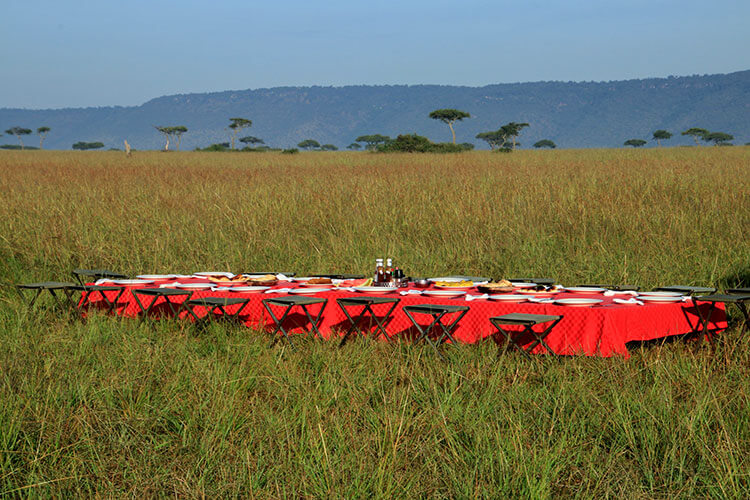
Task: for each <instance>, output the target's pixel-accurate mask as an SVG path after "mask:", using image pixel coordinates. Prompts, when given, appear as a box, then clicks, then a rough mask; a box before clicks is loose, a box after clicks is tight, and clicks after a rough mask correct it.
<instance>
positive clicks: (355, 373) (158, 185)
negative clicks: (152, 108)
mask: <svg viewBox="0 0 750 500" xmlns="http://www.w3.org/2000/svg"><path fill="white" fill-rule="evenodd" d="M0 192H1V193H2V202H1V203H0V279H1V280H2V281H3V282H4V284H6V285H11V284H14V283H21V282H34V281H44V280H62V281H69V280H70V279H71V276H70V271H71V270H72V269H74V268H77V267H83V268H108V269H112V270H115V271H121V272H124V273H128V274H131V275H135V274H139V273H191V272H195V271H200V270H226V271H233V272H250V271H265V270H282V271H285V270H289V271H296V272H297V273H299V274H300V275H303V274H308V273H313V272H341V273H368V272H371V269H372V266H373V262H374V259H375V257H379V256H384V257H385V256H391V257H393V258H394V259H395V260H396V264H397V265H399V266H401V267H402V268H403V269H405V270H406V272H407V274H410V275H413V276H429V275H444V274H471V275H486V276H492V277H494V278H509V277H518V276H530V275H534V276H539V277H541V276H546V277H553V278H556V279H557V280H558V282H560V283H563V284H567V285H575V284H581V283H597V282H602V283H628V284H635V285H640V286H641V287H642V288H644V289H646V288H649V287H654V286H658V285H668V284H705V285H713V286H717V287H726V286H734V285H744V286H750V243H748V241H750V148H748V147H726V148H718V147H700V148H699V147H693V148H661V149H659V148H651V149H648V150H627V151H626V150H563V151H517V152H514V153H512V154H496V153H490V152H480V151H477V152H469V153H461V154H450V155H398V154H370V153H302V154H296V155H284V154H279V153H196V152H189V153H188V152H183V153H159V152H135V153H134V154H133V156H132V157H131V158H126V157H125V155H124V153H119V152H83V153H80V152H53V151H50V152H45V151H38V152H12V151H7V152H0ZM730 312H731V311H730ZM734 319H735V320H736V319H737V318H736V317H735V318H734ZM135 324H136V323H135V322H134V321H132V320H129V319H119V318H113V317H107V316H104V315H96V314H95V315H92V316H91V317H89V318H88V320H87V321H86V322H82V321H80V320H77V319H76V318H75V317H73V316H71V315H70V314H66V313H65V311H62V310H58V309H56V308H54V307H52V306H49V302H45V304H41V307H37V308H35V309H34V310H33V311H29V310H27V308H26V305H25V303H23V302H22V301H21V299H20V298H19V297H18V295H17V294H16V292H15V290H14V289H13V287H12V286H5V287H3V288H2V290H0V402H1V404H0V496H5V495H7V496H24V497H25V496H31V497H50V496H53V497H78V496H86V497H88V496H97V497H120V496H134V497H135V496H137V497H143V496H146V497H153V496H159V497H161V496H185V497H203V496H209V497H216V496H221V497H233V496H241V497H257V498H278V497H287V496H291V497H305V498H312V497H348V498H371V497H376V498H383V497H401V498H403V497H441V498H444V497H459V498H466V497H531V498H559V497H576V498H589V497H604V496H610V497H619V498H622V497H629V498H694V497H704V498H705V497H709V498H747V497H748V496H750V340H749V337H748V335H749V334H748V332H745V333H744V334H743V333H741V332H740V329H739V328H738V327H737V326H733V327H732V328H730V329H729V330H727V331H726V332H724V333H723V334H721V336H720V338H719V339H718V341H717V342H716V344H715V346H714V347H709V346H708V345H707V344H698V343H696V342H687V341H684V340H678V341H673V342H655V343H650V344H648V345H633V346H631V354H632V356H631V357H630V358H629V359H623V358H610V359H600V358H586V357H572V358H565V359H562V360H560V361H554V360H551V359H547V358H546V357H543V356H539V357H536V358H535V359H533V360H531V361H528V360H525V359H523V358H522V357H520V356H517V355H512V354H508V355H505V356H501V357H500V358H499V359H496V347H495V346H494V344H493V343H491V342H488V343H485V344H481V345H459V346H451V347H449V348H448V349H446V357H447V358H448V360H447V362H441V361H440V360H439V359H438V358H437V356H435V354H434V353H433V352H432V351H431V349H430V348H429V347H424V346H421V345H412V344H408V343H391V344H388V343H384V342H372V341H368V339H364V338H363V339H358V340H357V341H356V342H350V343H349V344H347V345H346V346H345V347H344V348H343V349H339V348H338V343H337V342H323V341H313V340H311V339H310V340H306V341H301V342H299V343H298V344H299V348H298V349H297V350H296V351H291V350H289V349H288V348H286V347H284V346H281V345H278V346H277V347H276V348H274V349H269V348H268V338H267V336H266V335H265V334H264V333H263V332H259V331H254V330H252V329H247V328H239V327H237V328H232V327H227V326H223V325H212V326H211V327H209V328H207V329H202V330H197V329H195V328H193V327H192V326H191V325H190V324H189V323H187V322H172V321H164V322H159V323H158V324H157V325H156V326H155V327H153V328H149V327H145V326H144V327H141V328H138V329H136V328H135ZM733 324H734V323H733Z"/></svg>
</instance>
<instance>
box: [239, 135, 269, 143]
mask: <svg viewBox="0 0 750 500" xmlns="http://www.w3.org/2000/svg"><path fill="white" fill-rule="evenodd" d="M240 142H241V143H242V144H265V142H263V139H259V138H257V137H253V136H252V135H248V136H247V137H242V138H240Z"/></svg>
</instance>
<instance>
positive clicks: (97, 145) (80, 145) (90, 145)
mask: <svg viewBox="0 0 750 500" xmlns="http://www.w3.org/2000/svg"><path fill="white" fill-rule="evenodd" d="M103 147H104V143H101V142H83V141H81V142H76V143H75V144H73V149H78V150H80V151H85V150H87V149H101V148H103Z"/></svg>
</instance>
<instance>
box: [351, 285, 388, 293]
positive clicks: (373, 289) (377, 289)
mask: <svg viewBox="0 0 750 500" xmlns="http://www.w3.org/2000/svg"><path fill="white" fill-rule="evenodd" d="M352 288H354V289H355V290H356V291H358V292H362V293H390V292H395V291H396V290H398V288H396V287H395V286H355V287H352Z"/></svg>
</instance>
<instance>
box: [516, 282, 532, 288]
mask: <svg viewBox="0 0 750 500" xmlns="http://www.w3.org/2000/svg"><path fill="white" fill-rule="evenodd" d="M512 285H513V288H534V287H535V286H536V283H523V282H521V283H512Z"/></svg>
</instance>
